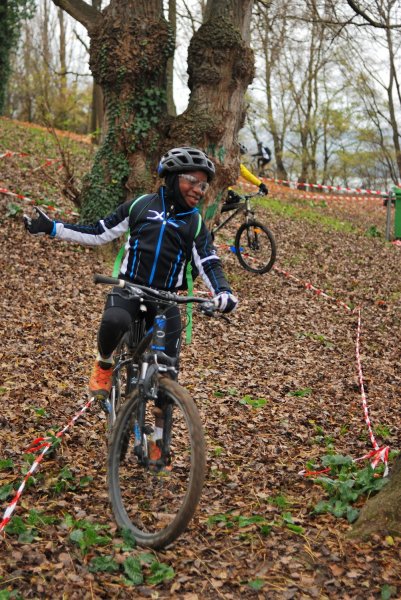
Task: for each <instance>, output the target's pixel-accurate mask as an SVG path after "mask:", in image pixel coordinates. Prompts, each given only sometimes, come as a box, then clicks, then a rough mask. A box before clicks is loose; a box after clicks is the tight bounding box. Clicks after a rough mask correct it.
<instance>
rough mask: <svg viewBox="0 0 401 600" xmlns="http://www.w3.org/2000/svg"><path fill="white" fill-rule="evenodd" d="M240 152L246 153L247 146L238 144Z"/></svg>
mask: <svg viewBox="0 0 401 600" xmlns="http://www.w3.org/2000/svg"><path fill="white" fill-rule="evenodd" d="M238 146H239V152H240V154H247V152H248V148H247V147H246V146H244V144H240V143H239V144H238Z"/></svg>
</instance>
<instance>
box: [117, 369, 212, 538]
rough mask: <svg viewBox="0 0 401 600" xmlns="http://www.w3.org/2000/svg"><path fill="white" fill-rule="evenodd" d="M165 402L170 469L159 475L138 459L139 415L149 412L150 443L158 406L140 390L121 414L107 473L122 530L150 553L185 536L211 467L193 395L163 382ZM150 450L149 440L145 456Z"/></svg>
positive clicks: (146, 424) (145, 428)
mask: <svg viewBox="0 0 401 600" xmlns="http://www.w3.org/2000/svg"><path fill="white" fill-rule="evenodd" d="M159 398H162V399H163V403H164V407H165V409H164V410H165V412H166V413H168V414H169V418H168V419H166V421H165V427H164V435H163V446H164V448H165V447H167V448H168V455H169V457H170V459H169V460H168V461H167V463H166V468H162V469H161V470H159V471H154V470H152V469H151V468H150V467H149V465H147V464H146V459H145V461H144V460H143V457H140V456H138V450H137V448H138V446H137V445H135V444H138V429H137V419H138V412H140V411H141V407H142V409H143V407H145V414H144V416H143V415H142V417H141V420H142V423H143V424H144V426H143V431H142V433H143V438H145V437H146V436H147V435H149V437H150V436H151V432H152V430H153V423H154V419H155V416H154V415H155V404H154V402H153V401H147V402H145V403H144V402H143V400H142V399H141V397H140V396H139V394H138V390H135V391H134V392H133V394H132V396H131V397H130V398H129V399H128V400H127V401H126V402H125V403H124V404H123V406H122V407H121V410H120V412H119V414H118V417H117V421H116V425H115V428H114V433H113V437H112V440H111V444H110V448H109V456H108V469H107V471H108V488H109V497H110V501H111V506H112V510H113V513H114V517H115V520H116V522H117V524H118V525H119V526H120V527H121V528H127V529H129V530H131V532H132V533H133V535H134V537H135V539H136V541H137V543H138V544H139V545H140V546H147V547H149V548H163V547H165V546H166V545H168V544H170V543H171V542H172V541H173V540H175V539H176V538H177V537H178V536H179V535H180V534H181V533H182V532H183V531H184V530H185V528H186V527H187V525H188V523H189V521H190V519H191V518H192V516H193V514H194V512H195V510H196V507H197V504H198V502H199V499H200V495H201V492H202V487H203V481H204V477H205V463H206V461H205V440H204V434H203V428H202V422H201V419H200V415H199V412H198V409H197V408H196V406H195V403H194V402H193V400H192V398H191V397H190V396H189V394H188V393H187V391H186V390H185V389H184V388H182V387H181V386H180V385H179V384H178V383H176V382H175V381H171V380H169V379H167V378H163V379H160V385H159ZM167 421H168V422H167ZM135 431H136V436H135ZM144 446H145V447H146V440H145V442H144V443H142V448H141V451H142V449H143V447H144ZM163 452H164V450H163ZM145 453H146V449H145ZM139 454H140V453H139Z"/></svg>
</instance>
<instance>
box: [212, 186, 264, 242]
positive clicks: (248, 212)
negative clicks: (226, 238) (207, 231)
mask: <svg viewBox="0 0 401 600" xmlns="http://www.w3.org/2000/svg"><path fill="white" fill-rule="evenodd" d="M253 195H254V194H252V196H244V199H245V202H242V203H241V204H239V205H238V206H237V207H236V208H235V209H233V212H232V213H231V215H229V216H228V217H227V218H226V219H224V221H223V222H222V223H220V224H219V225H216V226H215V227H213V228H212V230H211V234H212V235H215V234H216V233H217V232H218V231H220V229H222V228H223V227H225V225H227V224H228V223H229V222H230V221H232V219H234V218H235V217H236V216H237V215H238V214H239V213H241V212H243V213H244V214H245V222H248V221H249V220H250V218H253V217H254V215H255V212H254V211H253V210H252V206H251V200H250V198H251V197H253ZM256 195H257V194H256Z"/></svg>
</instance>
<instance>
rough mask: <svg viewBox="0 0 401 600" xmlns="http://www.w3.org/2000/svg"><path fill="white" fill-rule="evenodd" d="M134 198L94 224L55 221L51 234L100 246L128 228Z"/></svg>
mask: <svg viewBox="0 0 401 600" xmlns="http://www.w3.org/2000/svg"><path fill="white" fill-rule="evenodd" d="M133 202H134V200H127V202H124V203H123V204H120V205H119V206H118V208H117V209H116V210H115V211H114V212H113V213H111V214H110V215H108V216H107V217H105V218H104V219H100V220H99V221H97V223H94V224H93V225H79V224H76V225H74V224H72V223H64V222H62V221H55V222H54V226H53V231H52V233H51V236H52V237H54V238H58V239H60V240H65V241H67V242H76V243H77V244H82V245H84V246H100V245H102V244H107V243H108V242H111V241H112V240H115V239H116V238H118V237H120V236H121V235H122V234H123V233H125V232H126V231H127V230H128V227H129V211H130V207H131V204H132V203H133Z"/></svg>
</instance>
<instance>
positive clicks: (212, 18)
mask: <svg viewBox="0 0 401 600" xmlns="http://www.w3.org/2000/svg"><path fill="white" fill-rule="evenodd" d="M252 7H253V0H209V1H208V3H207V7H206V12H205V18H204V23H203V24H202V25H201V27H200V28H199V29H198V31H197V32H196V34H195V35H194V36H193V38H192V40H191V43H190V46H189V51H188V74H189V81H188V85H189V88H190V90H191V94H190V98H189V104H188V108H187V110H186V111H185V112H184V113H183V114H182V115H180V116H178V117H177V118H176V119H175V121H174V122H173V123H172V124H171V127H170V131H169V139H170V140H171V142H174V143H181V144H183V143H189V144H191V145H194V146H198V147H200V148H203V149H204V150H206V151H207V152H208V154H209V155H210V156H211V157H213V159H214V160H215V162H216V166H217V176H216V178H215V181H214V182H213V185H212V186H211V189H210V192H209V193H208V197H207V198H206V202H205V210H204V212H205V216H206V219H211V218H213V216H214V214H215V213H216V210H217V207H218V204H219V202H220V199H221V196H222V194H223V193H224V190H225V189H226V188H227V185H229V184H232V183H235V181H236V179H237V177H238V168H239V152H238V143H237V141H236V136H237V133H238V131H239V129H240V128H241V127H242V126H243V124H244V120H245V112H246V110H245V109H246V107H245V100H244V95H245V91H246V89H247V87H248V85H249V84H250V83H251V82H252V80H253V77H254V56H253V52H252V50H251V49H250V47H249V37H250V22H251V13H252ZM170 145H172V144H170ZM173 145H174V144H173Z"/></svg>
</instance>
